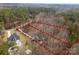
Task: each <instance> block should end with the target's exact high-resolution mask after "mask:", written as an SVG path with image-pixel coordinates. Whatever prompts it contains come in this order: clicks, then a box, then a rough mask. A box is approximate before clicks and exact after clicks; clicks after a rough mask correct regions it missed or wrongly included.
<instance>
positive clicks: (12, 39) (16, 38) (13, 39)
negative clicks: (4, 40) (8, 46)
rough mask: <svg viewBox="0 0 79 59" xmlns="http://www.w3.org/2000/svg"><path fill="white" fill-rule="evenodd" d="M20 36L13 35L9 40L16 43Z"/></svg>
mask: <svg viewBox="0 0 79 59" xmlns="http://www.w3.org/2000/svg"><path fill="white" fill-rule="evenodd" d="M19 39H20V38H19V36H18V35H17V34H16V33H13V34H12V35H11V36H10V37H9V38H8V40H10V41H16V40H19Z"/></svg>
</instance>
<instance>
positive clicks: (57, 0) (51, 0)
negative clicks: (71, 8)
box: [0, 0, 79, 4]
mask: <svg viewBox="0 0 79 59" xmlns="http://www.w3.org/2000/svg"><path fill="white" fill-rule="evenodd" d="M0 3H44V4H79V0H0Z"/></svg>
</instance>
